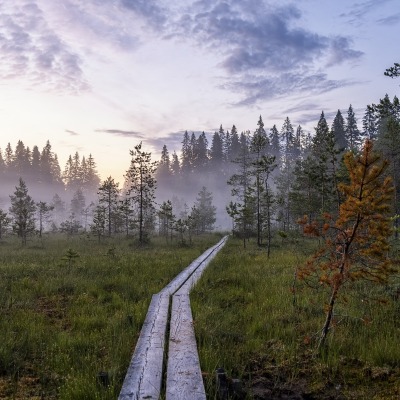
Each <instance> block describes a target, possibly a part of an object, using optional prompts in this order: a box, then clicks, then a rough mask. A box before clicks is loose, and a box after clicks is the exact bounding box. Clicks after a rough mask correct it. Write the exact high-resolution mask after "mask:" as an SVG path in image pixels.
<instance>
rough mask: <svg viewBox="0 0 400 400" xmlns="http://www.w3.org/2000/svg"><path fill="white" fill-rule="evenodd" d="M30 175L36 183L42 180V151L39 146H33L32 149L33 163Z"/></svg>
mask: <svg viewBox="0 0 400 400" xmlns="http://www.w3.org/2000/svg"><path fill="white" fill-rule="evenodd" d="M29 176H30V177H31V181H32V182H34V183H36V184H37V183H39V182H40V151H39V148H38V147H37V146H33V149H32V164H31V169H30V172H29Z"/></svg>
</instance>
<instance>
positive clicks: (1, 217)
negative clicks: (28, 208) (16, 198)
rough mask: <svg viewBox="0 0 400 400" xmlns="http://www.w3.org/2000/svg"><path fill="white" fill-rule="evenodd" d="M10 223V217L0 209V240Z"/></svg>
mask: <svg viewBox="0 0 400 400" xmlns="http://www.w3.org/2000/svg"><path fill="white" fill-rule="evenodd" d="M10 223H11V218H10V217H9V216H8V215H7V213H6V212H4V211H3V210H0V240H1V239H2V238H3V235H4V234H5V233H6V232H7V230H8V227H9V225H10Z"/></svg>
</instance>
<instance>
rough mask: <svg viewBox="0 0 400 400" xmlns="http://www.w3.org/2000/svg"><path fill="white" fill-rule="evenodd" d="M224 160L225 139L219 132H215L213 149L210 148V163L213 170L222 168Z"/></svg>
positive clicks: (212, 143)
mask: <svg viewBox="0 0 400 400" xmlns="http://www.w3.org/2000/svg"><path fill="white" fill-rule="evenodd" d="M223 160H224V149H223V141H222V138H221V135H220V134H219V133H218V132H215V133H214V135H213V137H212V141H211V149H210V165H211V167H212V170H213V171H215V170H217V171H219V170H221V168H222V163H223Z"/></svg>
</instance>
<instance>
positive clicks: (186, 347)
mask: <svg viewBox="0 0 400 400" xmlns="http://www.w3.org/2000/svg"><path fill="white" fill-rule="evenodd" d="M166 390H167V392H166V400H189V399H190V400H205V399H206V393H205V389H204V383H203V378H202V376H201V369H200V362H199V356H198V353H197V345H196V338H195V335H194V329H193V317H192V311H191V309H190V300H189V296H188V295H187V294H182V295H174V296H173V299H172V314H171V323H170V336H169V349H168V367H167V389H166Z"/></svg>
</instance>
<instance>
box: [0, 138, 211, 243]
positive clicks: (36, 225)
mask: <svg viewBox="0 0 400 400" xmlns="http://www.w3.org/2000/svg"><path fill="white" fill-rule="evenodd" d="M130 154H131V156H132V158H131V163H130V167H129V169H128V170H127V172H126V175H125V177H126V180H125V183H124V187H123V188H119V183H117V182H115V181H114V179H113V178H112V177H111V176H110V177H108V178H107V179H106V180H104V181H103V182H102V183H101V184H99V185H97V187H95V188H96V189H97V190H96V194H95V197H92V201H90V203H88V201H87V198H86V196H85V193H88V192H87V190H88V188H86V192H84V191H83V188H82V187H81V184H82V180H80V179H79V176H81V175H78V173H77V172H76V171H77V170H78V171H79V170H80V171H82V168H80V169H78V168H77V167H78V166H79V165H81V166H82V163H79V158H78V155H77V154H76V156H75V157H74V158H72V157H70V158H69V160H68V161H67V168H66V169H65V171H66V172H65V174H64V177H65V179H66V184H65V186H64V187H66V190H67V191H68V190H70V191H72V192H73V196H72V199H71V200H70V203H69V205H68V204H67V203H66V202H65V201H64V200H63V198H62V197H61V196H60V195H59V194H57V193H56V194H55V195H54V196H53V197H52V199H51V201H43V200H40V201H38V198H37V197H34V196H32V195H31V193H30V191H29V190H28V185H27V184H26V182H25V181H24V179H23V178H22V177H20V178H19V180H18V185H17V186H15V188H14V189H15V190H14V191H13V192H12V194H10V196H9V202H10V206H9V207H8V209H7V208H6V207H2V208H0V239H1V238H2V237H3V236H4V235H7V234H10V233H14V234H16V235H17V236H18V237H20V238H21V239H22V243H23V244H26V241H27V238H28V236H30V235H33V234H38V235H39V236H40V237H41V236H42V234H43V233H44V232H52V233H56V232H61V233H65V234H67V235H76V234H80V233H86V234H88V233H91V234H93V235H95V236H97V237H98V240H99V241H100V240H102V238H103V237H105V236H108V237H111V236H114V235H118V234H124V235H126V236H128V237H136V238H137V240H138V242H139V243H140V244H143V243H146V242H147V241H148V240H149V238H150V235H151V234H153V233H155V232H156V231H157V228H158V233H159V235H162V236H164V237H165V238H166V239H167V240H170V239H172V238H173V237H175V238H177V239H178V240H180V241H181V242H186V240H189V241H191V240H192V235H194V234H200V233H203V232H207V231H211V230H213V228H214V223H215V212H216V210H215V207H214V206H213V204H212V194H211V193H210V192H208V191H207V189H206V188H205V187H203V188H202V189H201V190H200V191H199V193H198V197H197V198H196V201H195V203H194V204H193V206H192V207H191V209H189V207H188V206H187V204H186V203H185V204H182V205H181V208H180V209H179V214H176V212H175V213H174V210H173V208H172V203H171V201H164V202H163V203H162V204H159V203H157V201H156V199H155V189H156V179H155V171H156V168H157V167H156V166H157V162H154V161H152V160H151V154H150V153H148V152H145V151H143V150H142V143H140V144H138V145H137V146H135V148H134V150H131V151H130ZM83 160H84V159H83ZM86 165H87V164H86ZM90 165H92V166H94V162H91V164H90ZM92 171H94V169H93V170H92ZM89 176H90V175H89ZM93 180H94V179H93ZM89 189H90V187H89ZM64 194H65V193H64ZM39 198H40V197H39ZM41 198H43V196H42V197H41ZM177 206H178V204H176V205H175V209H176V210H178V208H177Z"/></svg>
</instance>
